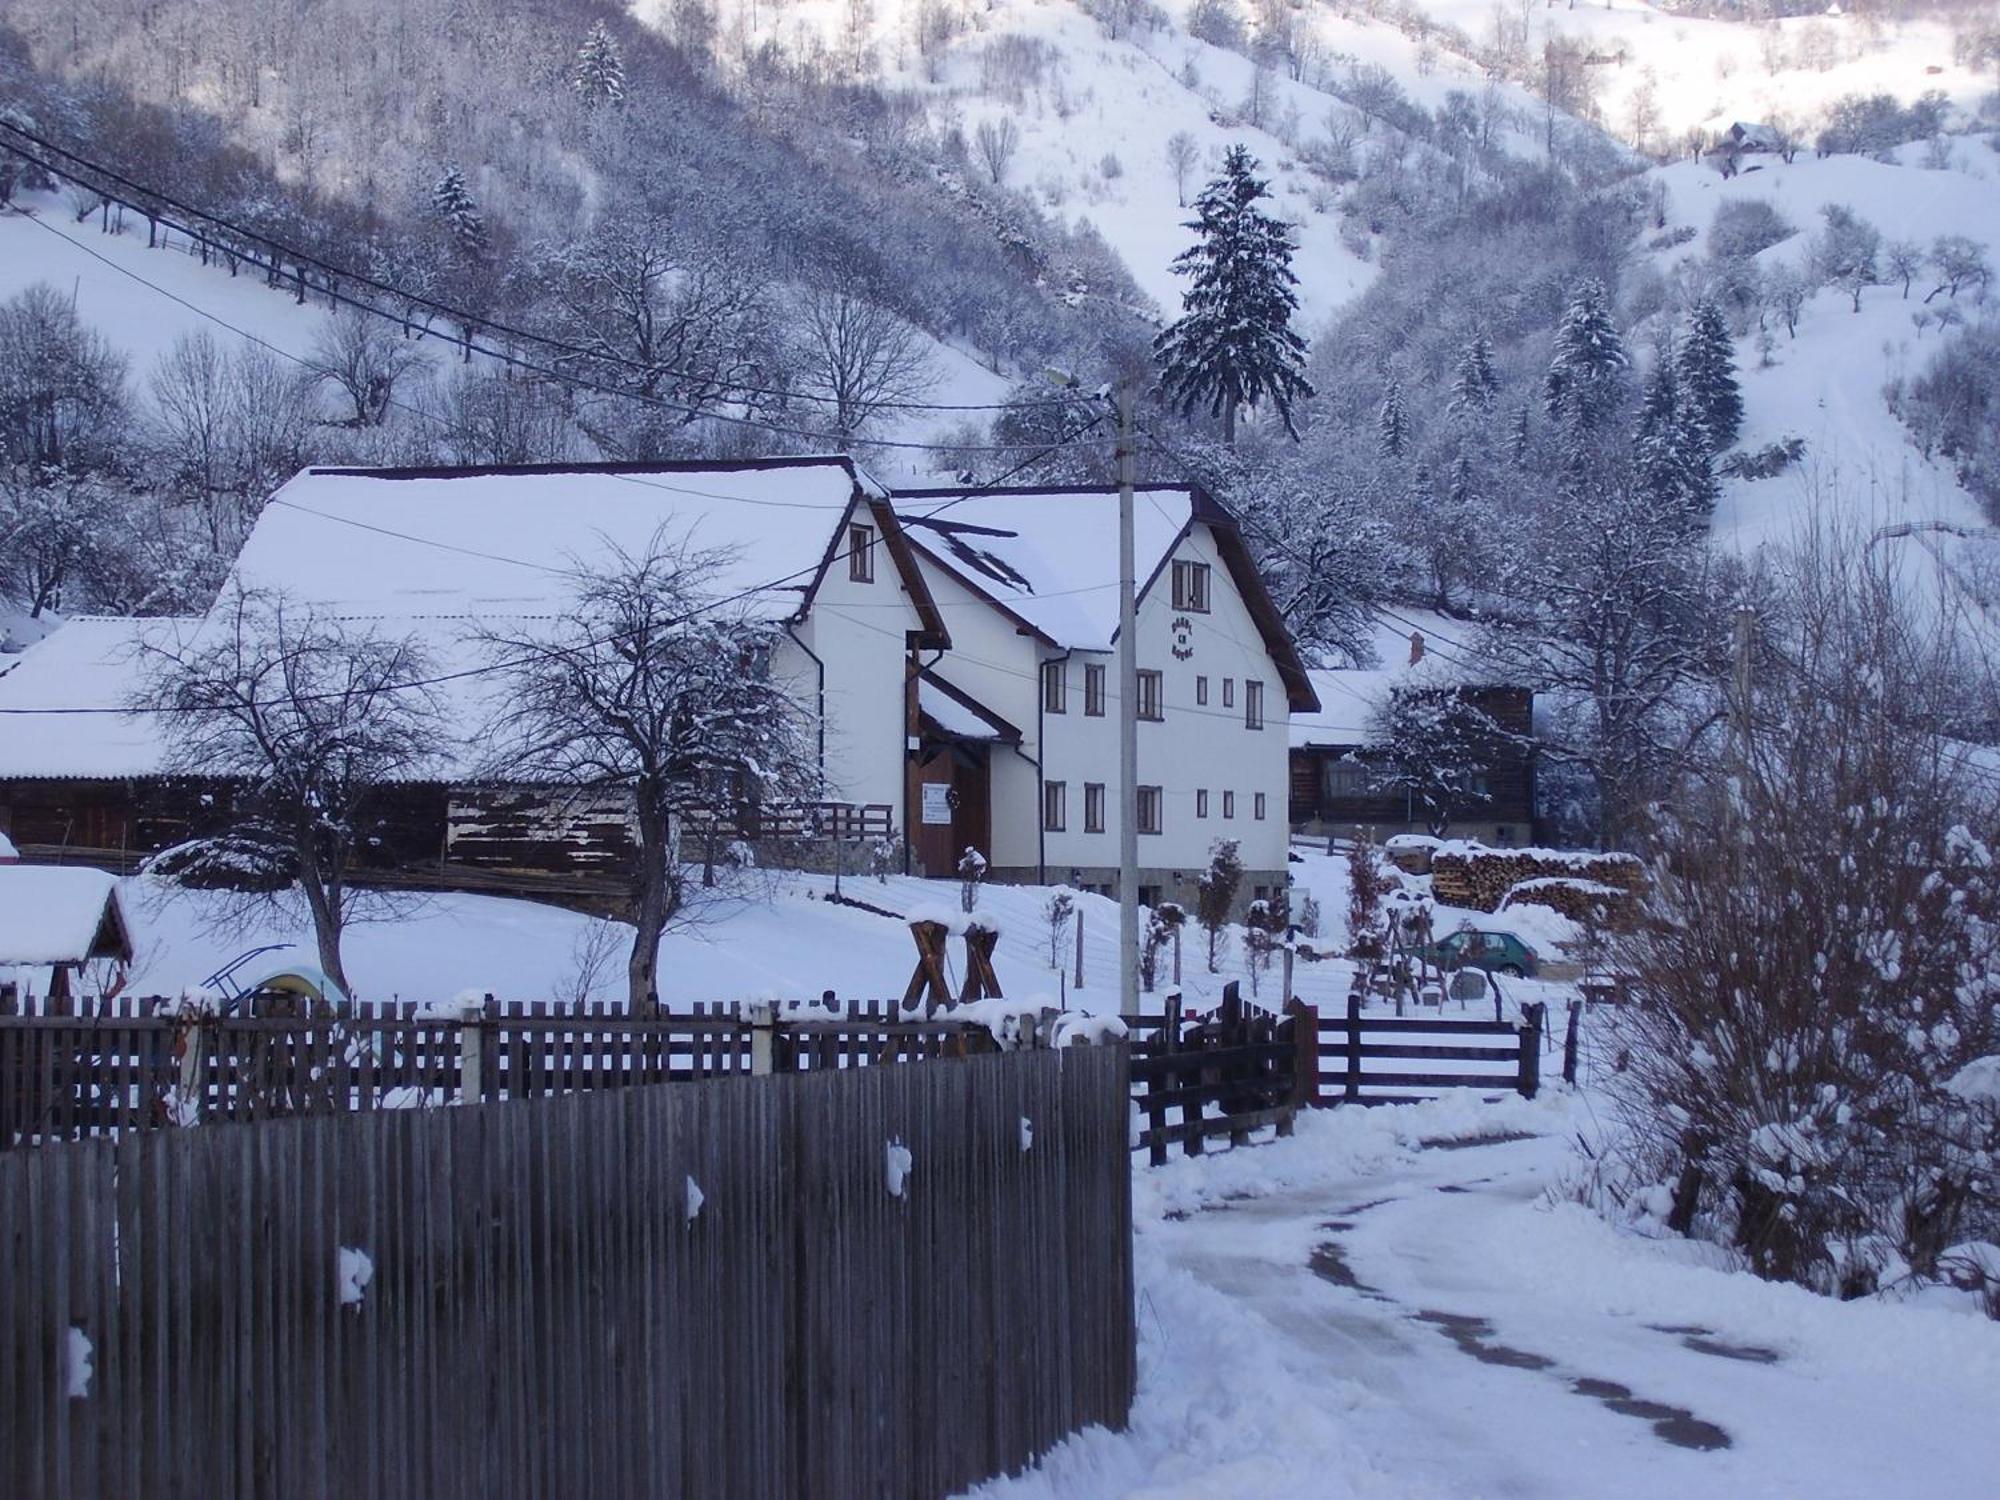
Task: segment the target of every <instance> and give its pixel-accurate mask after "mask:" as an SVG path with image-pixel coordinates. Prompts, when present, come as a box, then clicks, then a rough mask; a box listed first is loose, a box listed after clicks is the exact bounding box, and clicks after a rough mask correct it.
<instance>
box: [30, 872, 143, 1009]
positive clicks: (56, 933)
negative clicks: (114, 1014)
mask: <svg viewBox="0 0 2000 1500" xmlns="http://www.w3.org/2000/svg"><path fill="white" fill-rule="evenodd" d="M95 959H109V960H111V961H112V962H113V963H115V964H116V965H118V968H119V970H120V973H119V976H118V978H119V981H120V982H122V980H123V977H124V976H123V970H124V969H125V968H126V967H128V966H129V965H130V964H131V962H132V930H131V928H130V926H129V925H128V924H127V923H126V921H125V908H124V907H123V906H122V905H121V904H120V903H119V900H118V878H117V876H115V875H112V874H111V873H110V872H108V871H105V870H90V869H82V868H79V867H74V866H56V865H0V969H7V968H27V969H39V968H46V969H47V970H48V971H49V980H48V991H47V994H48V1001H49V1010H50V1011H51V1013H53V1014H57V1015H61V1014H65V1013H66V1012H67V1011H68V1010H69V1007H70V1004H71V1002H72V998H73V996H74V993H75V979H76V976H77V975H78V974H79V973H80V972H81V971H82V969H83V966H84V965H85V964H87V963H90V962H92V961H93V960H95ZM14 998H15V997H14V993H13V988H12V986H11V985H10V986H8V988H7V991H6V993H5V1000H6V1002H7V1003H9V1004H11V1003H12V1002H13V1000H14Z"/></svg>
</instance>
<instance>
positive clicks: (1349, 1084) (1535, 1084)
mask: <svg viewBox="0 0 2000 1500" xmlns="http://www.w3.org/2000/svg"><path fill="white" fill-rule="evenodd" d="M1544 1010H1545V1008H1544V1007H1543V1006H1541V1005H1529V1006H1526V1007H1524V1012H1523V1019H1522V1021H1521V1022H1520V1024H1519V1025H1515V1024H1513V1023H1510V1022H1506V1021H1468V1020H1446V1019H1444V1018H1442V1017H1439V1018H1437V1019H1435V1020H1428V1019H1423V1018H1417V1017H1409V1018H1405V1017H1391V1016H1364V1015H1362V1014H1361V1005H1360V999H1359V997H1358V996H1355V997H1350V998H1349V1001H1348V1005H1347V1014H1346V1015H1344V1016H1338V1015H1321V1016H1320V1018H1319V1022H1318V1026H1319V1090H1318V1100H1317V1102H1318V1103H1320V1104H1410V1103H1415V1102H1417V1101H1418V1100H1421V1099H1426V1098H1432V1097H1435V1096H1436V1095H1437V1094H1439V1093H1442V1092H1444V1091H1446V1090H1450V1089H1480V1090H1483V1091H1485V1092H1487V1093H1494V1094H1497V1093H1520V1094H1522V1095H1524V1096H1525V1097H1527V1098H1530V1099H1532V1098H1534V1097H1535V1095H1536V1093H1537V1092H1538V1091H1539V1090H1540V1088H1541V1059H1542V1033H1543V1029H1544V1019H1543V1018H1544Z"/></svg>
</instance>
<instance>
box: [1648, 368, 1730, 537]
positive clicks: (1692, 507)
mask: <svg viewBox="0 0 2000 1500" xmlns="http://www.w3.org/2000/svg"><path fill="white" fill-rule="evenodd" d="M1685 369H1686V351H1685V350H1684V349H1681V348H1678V347H1677V346H1676V345H1675V344H1674V342H1673V340H1672V339H1671V338H1668V339H1665V340H1663V341H1662V342H1661V345H1660V354H1659V358H1658V359H1657V360H1656V361H1654V364H1653V369H1652V372H1651V373H1650V374H1649V375H1647V377H1646V385H1645V390H1644V393H1643V394H1642V395H1641V397H1640V402H1639V430H1638V433H1637V435H1636V437H1635V439H1634V442H1633V454H1632V458H1633V464H1634V466H1635V467H1636V469H1637V471H1638V477H1639V485H1640V488H1641V489H1642V490H1643V492H1644V493H1645V494H1646V495H1647V496H1649V497H1650V498H1651V499H1652V500H1653V501H1654V502H1655V503H1656V504H1658V505H1660V506H1662V507H1665V508H1668V509H1672V510H1679V511H1683V512H1685V513H1687V514H1688V515H1690V516H1698V515H1706V514H1707V513H1708V512H1709V511H1710V510H1712V509H1714V507H1715V492H1716V485H1715V440H1714V438H1713V437H1712V436H1711V435H1710V433H1709V430H1708V418H1707V416H1706V414H1705V413H1704V412H1703V411H1702V408H1701V403H1700V402H1699V401H1697V400H1696V399H1695V396H1694V393H1693V392H1692V391H1691V390H1690V389H1689V388H1688V384H1687V380H1686V376H1685V373H1684V372H1685Z"/></svg>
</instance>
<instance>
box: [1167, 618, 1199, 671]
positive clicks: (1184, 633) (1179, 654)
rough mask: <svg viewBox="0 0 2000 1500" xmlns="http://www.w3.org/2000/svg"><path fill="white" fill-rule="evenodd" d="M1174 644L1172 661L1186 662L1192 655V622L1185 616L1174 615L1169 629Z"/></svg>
mask: <svg viewBox="0 0 2000 1500" xmlns="http://www.w3.org/2000/svg"><path fill="white" fill-rule="evenodd" d="M1171 630H1172V634H1173V643H1174V660H1175V661H1187V660H1189V659H1190V658H1191V657H1193V655H1194V621H1192V620H1190V619H1189V618H1188V617H1187V616H1186V615H1176V616H1175V617H1174V623H1173V625H1172V627H1171Z"/></svg>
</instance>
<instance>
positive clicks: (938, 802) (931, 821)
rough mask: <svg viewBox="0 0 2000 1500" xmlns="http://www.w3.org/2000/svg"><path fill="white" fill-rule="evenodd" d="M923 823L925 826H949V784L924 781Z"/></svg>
mask: <svg viewBox="0 0 2000 1500" xmlns="http://www.w3.org/2000/svg"><path fill="white" fill-rule="evenodd" d="M924 823H925V825H926V826H933V825H936V826H943V827H950V826H951V785H950V783H949V782H941V781H926V782H925V783H924Z"/></svg>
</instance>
